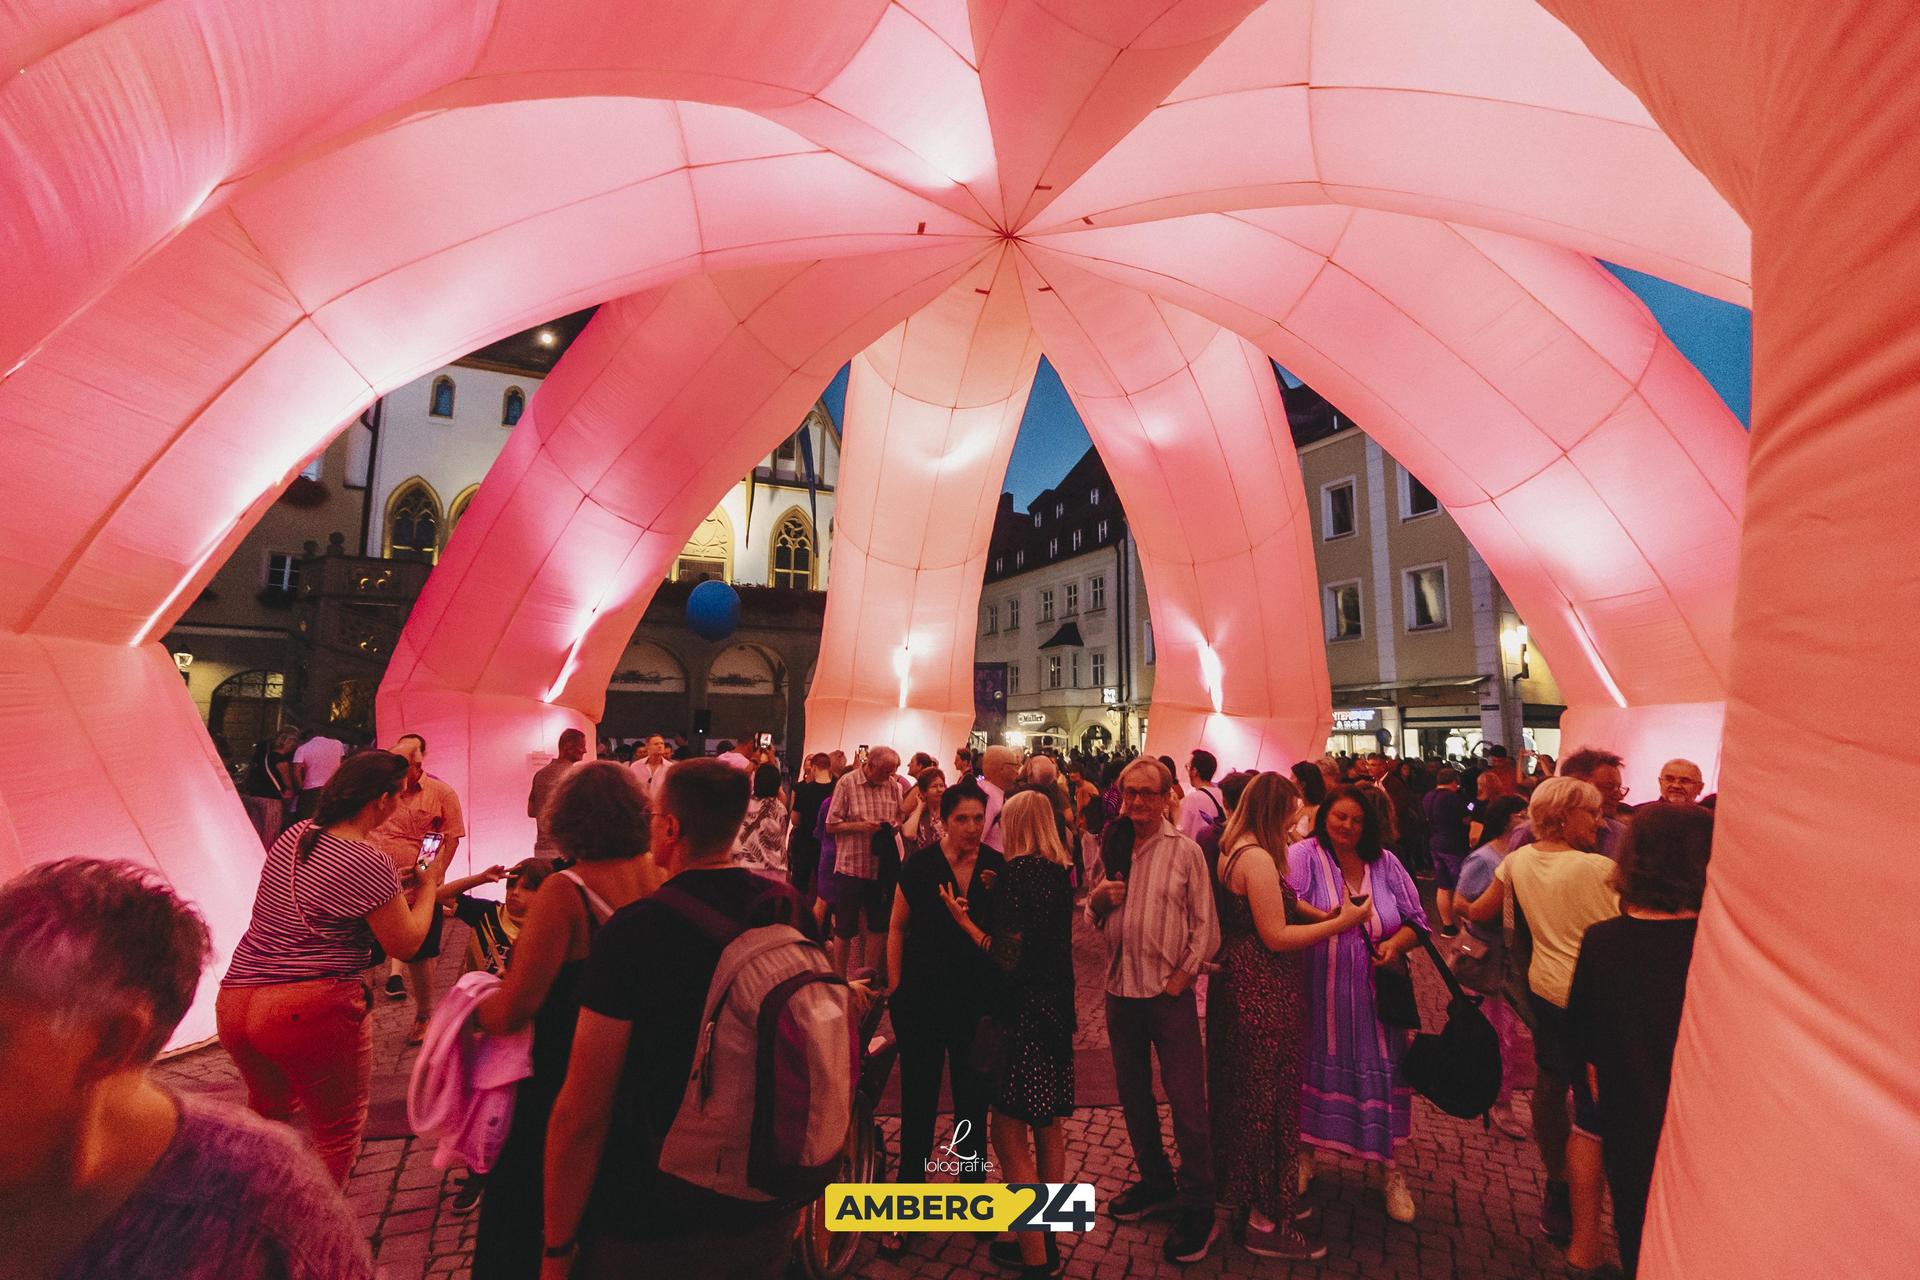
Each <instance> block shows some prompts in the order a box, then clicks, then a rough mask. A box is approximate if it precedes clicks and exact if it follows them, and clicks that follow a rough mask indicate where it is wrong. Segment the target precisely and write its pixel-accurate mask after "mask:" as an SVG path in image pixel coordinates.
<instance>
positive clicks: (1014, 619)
mask: <svg viewBox="0 0 1920 1280" xmlns="http://www.w3.org/2000/svg"><path fill="white" fill-rule="evenodd" d="M1019 629H1020V597H1019V596H1009V597H1007V630H1009V631H1018V630H1019Z"/></svg>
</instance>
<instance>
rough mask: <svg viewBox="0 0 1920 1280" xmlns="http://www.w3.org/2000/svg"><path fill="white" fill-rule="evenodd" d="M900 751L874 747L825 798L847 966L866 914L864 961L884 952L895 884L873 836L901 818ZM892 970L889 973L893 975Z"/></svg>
mask: <svg viewBox="0 0 1920 1280" xmlns="http://www.w3.org/2000/svg"><path fill="white" fill-rule="evenodd" d="M899 769H900V754H899V753H898V752H897V751H895V750H894V749H893V748H892V747H875V748H874V749H873V750H872V752H870V753H869V754H868V756H867V760H866V763H865V764H862V765H857V766H855V767H854V768H852V769H849V770H847V771H846V772H845V773H843V774H841V775H840V781H839V782H837V783H835V784H834V787H833V798H832V799H831V800H829V801H828V802H827V834H829V835H831V836H832V837H833V838H834V849H835V853H834V864H833V878H834V882H835V886H836V887H835V893H834V904H833V933H834V938H835V945H834V952H835V957H836V959H837V960H838V962H839V967H840V970H841V972H843V973H844V972H845V971H846V965H847V951H848V943H849V942H850V941H851V940H852V939H853V937H854V936H855V935H856V934H859V933H860V932H861V928H860V921H861V917H862V916H865V918H866V929H865V934H866V939H867V947H866V952H865V959H866V963H868V964H875V963H876V962H877V961H878V959H879V957H881V956H884V955H886V947H885V945H884V944H885V941H886V931H887V918H888V916H889V914H890V913H891V911H892V908H893V903H892V902H891V901H890V899H891V896H892V893H893V885H892V884H891V883H889V882H888V881H887V880H886V879H885V878H883V877H882V875H881V873H880V872H881V869H880V861H879V859H878V858H877V857H875V856H874V851H873V837H874V834H875V833H876V832H878V831H879V830H880V829H881V828H882V827H889V828H897V827H898V826H899V823H900V798H901V787H900V781H901V780H900V777H899ZM889 976H891V975H889Z"/></svg>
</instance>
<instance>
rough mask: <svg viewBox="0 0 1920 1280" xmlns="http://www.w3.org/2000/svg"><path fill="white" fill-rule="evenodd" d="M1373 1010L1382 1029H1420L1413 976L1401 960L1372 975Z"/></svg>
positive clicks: (1380, 968)
mask: <svg viewBox="0 0 1920 1280" xmlns="http://www.w3.org/2000/svg"><path fill="white" fill-rule="evenodd" d="M1373 1010H1374V1013H1375V1014H1376V1015H1378V1017H1379V1019H1380V1021H1381V1023H1382V1024H1383V1025H1385V1026H1389V1027H1396V1028H1398V1029H1400V1030H1401V1031H1418V1030H1419V1029H1420V1006H1419V1004H1418V1003H1417V1002H1416V1001H1415V1000H1414V998H1413V974H1412V972H1411V971H1409V970H1408V968H1407V962H1406V959H1405V958H1404V957H1402V958H1401V959H1399V960H1396V961H1394V962H1393V963H1392V964H1389V965H1382V966H1380V967H1378V968H1376V969H1375V970H1374V971H1373Z"/></svg>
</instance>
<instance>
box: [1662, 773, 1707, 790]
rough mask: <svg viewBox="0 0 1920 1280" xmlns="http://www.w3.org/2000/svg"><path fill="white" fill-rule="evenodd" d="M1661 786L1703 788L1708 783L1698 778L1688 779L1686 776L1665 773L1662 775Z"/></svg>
mask: <svg viewBox="0 0 1920 1280" xmlns="http://www.w3.org/2000/svg"><path fill="white" fill-rule="evenodd" d="M1660 785H1661V786H1663V787H1677V786H1683V785H1684V786H1689V787H1703V786H1705V785H1706V783H1704V782H1702V781H1701V780H1700V779H1698V778H1689V777H1686V776H1685V775H1684V774H1678V773H1663V774H1661V775H1660Z"/></svg>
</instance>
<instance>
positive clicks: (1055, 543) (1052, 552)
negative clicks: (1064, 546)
mask: <svg viewBox="0 0 1920 1280" xmlns="http://www.w3.org/2000/svg"><path fill="white" fill-rule="evenodd" d="M1059 558H1060V539H1058V538H1048V539H1047V559H1049V560H1057V559H1059Z"/></svg>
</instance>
